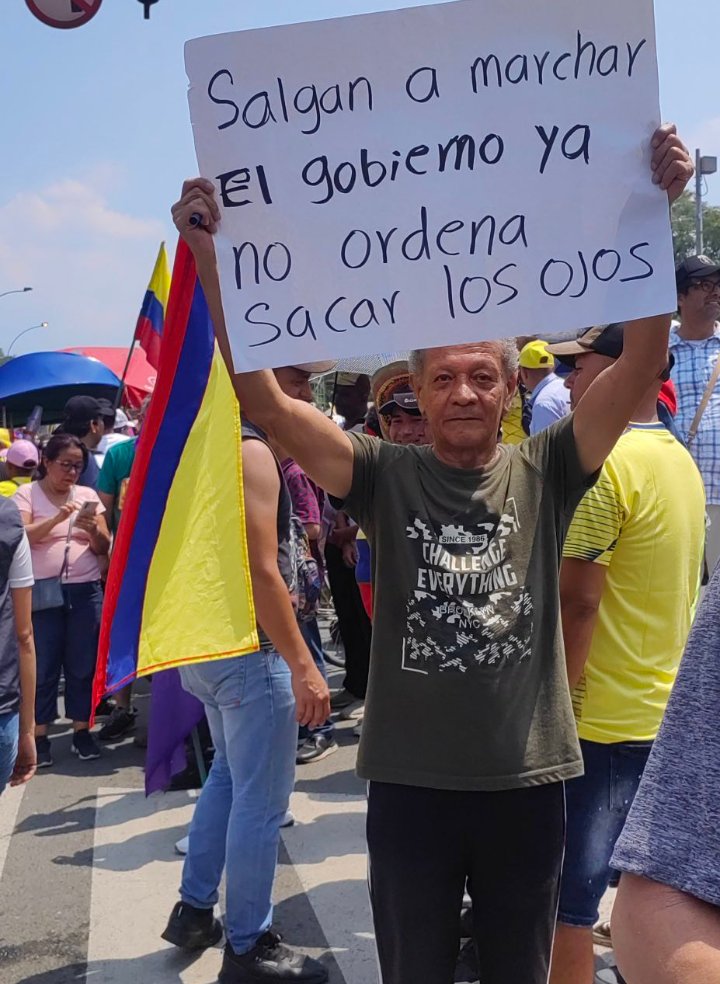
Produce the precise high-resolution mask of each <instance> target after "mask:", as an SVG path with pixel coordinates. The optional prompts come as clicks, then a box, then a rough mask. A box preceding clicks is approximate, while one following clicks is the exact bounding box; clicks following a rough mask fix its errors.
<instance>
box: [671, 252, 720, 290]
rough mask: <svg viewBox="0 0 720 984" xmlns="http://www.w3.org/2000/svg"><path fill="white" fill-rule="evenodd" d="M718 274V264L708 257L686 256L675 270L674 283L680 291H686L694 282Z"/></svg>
mask: <svg viewBox="0 0 720 984" xmlns="http://www.w3.org/2000/svg"><path fill="white" fill-rule="evenodd" d="M718 274H720V263H716V262H715V261H714V260H711V259H710V257H709V256H688V257H687V258H686V259H684V260H683V261H682V263H681V264H680V265H679V266H678V267H676V268H675V283H676V285H677V289H678V290H680V291H683V290H687V289H688V287H690V286H691V285H692V283H693V282H694V281H696V280H704V279H705V278H706V277H713V276H717V275H718Z"/></svg>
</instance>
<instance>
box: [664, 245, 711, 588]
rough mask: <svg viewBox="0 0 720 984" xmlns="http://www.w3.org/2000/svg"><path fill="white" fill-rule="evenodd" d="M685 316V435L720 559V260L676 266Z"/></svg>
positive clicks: (675, 342)
mask: <svg viewBox="0 0 720 984" xmlns="http://www.w3.org/2000/svg"><path fill="white" fill-rule="evenodd" d="M675 279H676V284H677V291H678V310H679V313H680V322H679V324H677V325H676V326H675V327H674V328H673V330H672V331H671V332H670V352H671V353H672V356H673V359H674V365H673V368H672V375H671V378H672V381H673V383H674V384H675V390H676V392H677V401H678V409H677V415H676V417H675V423H676V425H677V428H678V431H679V432H680V436H681V437H682V439H683V441H684V442H685V444H686V445H687V447H688V450H689V451H690V453H691V454H692V456H693V458H694V459H695V462H696V464H697V466H698V468H699V469H700V474H701V475H702V477H703V481H704V482H705V493H706V495H707V512H708V518H709V520H710V525H709V527H708V531H707V541H706V548H705V551H706V560H707V566H708V572H709V573H710V574H712V572H713V570H714V568H715V566H716V565H717V562H718V559H720V263H717V262H716V261H715V260H713V259H711V258H710V257H708V256H689V257H687V259H685V260H683V262H682V263H681V264H680V265H679V266H678V268H677V270H676V271H675Z"/></svg>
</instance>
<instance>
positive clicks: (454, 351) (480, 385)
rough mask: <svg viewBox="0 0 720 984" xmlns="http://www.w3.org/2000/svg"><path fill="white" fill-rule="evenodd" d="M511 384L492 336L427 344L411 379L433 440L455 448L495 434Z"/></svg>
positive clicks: (473, 445) (479, 443) (481, 442)
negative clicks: (437, 345) (467, 342)
mask: <svg viewBox="0 0 720 984" xmlns="http://www.w3.org/2000/svg"><path fill="white" fill-rule="evenodd" d="M516 384H517V379H516V377H515V376H511V377H510V378H509V379H508V378H507V377H506V376H505V372H504V369H503V360H502V348H501V346H500V345H498V344H496V343H495V342H480V343H476V344H473V345H453V346H448V347H447V348H439V349H430V350H429V351H428V352H426V353H425V363H424V366H423V371H422V373H421V374H420V375H419V376H417V377H414V378H413V380H412V385H413V389H414V390H415V393H416V394H417V398H418V404H419V406H420V409H421V410H422V411H423V412H424V414H425V416H426V417H427V420H428V424H429V426H430V430H431V431H432V435H433V439H434V441H435V443H436V444H438V445H445V446H447V447H450V448H455V449H458V450H461V449H462V450H464V449H469V448H478V447H480V446H486V445H487V443H488V442H489V441H492V440H496V439H497V435H498V432H499V430H500V424H501V421H502V418H503V415H504V413H505V411H506V410H507V409H508V408H509V406H510V402H511V400H512V397H513V394H514V393H515V387H516Z"/></svg>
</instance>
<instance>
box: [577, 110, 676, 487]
mask: <svg viewBox="0 0 720 984" xmlns="http://www.w3.org/2000/svg"><path fill="white" fill-rule="evenodd" d="M652 146H653V156H652V165H651V166H652V171H653V182H654V183H655V184H657V185H659V186H660V188H662V190H663V191H666V192H667V194H668V199H669V201H670V203H671V204H672V202H674V201H675V200H676V199H677V198H678V197H679V196H680V195H681V194H682V192H683V191H684V189H685V186H686V185H687V183H688V181H689V180H690V179H691V178H692V176H693V171H694V168H693V165H692V163H691V161H690V155H689V154H688V152H687V149H686V147H685V145H684V144H683V142H682V141H681V140H680V138H679V137H678V135H677V130H676V128H675V126H674V124H665V126H661V127H660V128H659V129H658V130H657V131H656V133H655V135H654V137H653V142H652ZM670 318H671V315H670V314H669V313H668V314H663V315H658V316H656V317H653V318H641V319H640V320H638V321H633V322H631V325H632V327H631V328H630V330H629V331H626V332H625V345H624V348H623V353H622V355H621V356H620V358H619V359H618V360H617V361H616V362H615V363H614V365H612V366H610V368H608V369H606V370H605V372H603V373H601V375H600V376H598V378H597V379H596V380H595V381H594V382H593V383H592V385H591V386H590V388H589V389H588V391H587V393H586V394H585V396H584V397H583V399H582V401H581V402H580V405H579V406H578V408H577V410H576V411H575V421H574V425H573V426H574V431H575V440H576V443H577V449H578V455H579V457H580V461H581V463H582V465H583V468H584V470H585V472H586V473H587V474H588V475H591V474H593V473H594V472H596V471H597V470H598V469H599V468H601V467H602V464H603V462H604V461H605V459H606V458H607V456H608V454H610V452H611V451H612V449H613V447H614V446H615V443H616V441H617V440H618V438H619V437H620V435H621V434H622V432H623V431H624V430H625V427H626V426H627V423H628V421H629V420H630V419H631V418H632V414H633V412H634V410H635V408H636V406H637V405H638V403H639V402H640V400H641V398H642V397H643V396H644V394H645V393H646V392H647V389H648V387H649V386H650V385H651V384H652V382H653V380H655V379H657V378H658V377H659V376H660V374H661V373H662V372H663V370H664V369H665V367H666V366H667V357H668V355H667V353H668V336H669V333H670Z"/></svg>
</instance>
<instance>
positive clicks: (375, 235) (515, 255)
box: [185, 0, 674, 369]
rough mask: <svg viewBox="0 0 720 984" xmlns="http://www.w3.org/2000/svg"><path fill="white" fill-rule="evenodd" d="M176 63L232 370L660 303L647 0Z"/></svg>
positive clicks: (666, 253)
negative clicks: (208, 195)
mask: <svg viewBox="0 0 720 984" xmlns="http://www.w3.org/2000/svg"><path fill="white" fill-rule="evenodd" d="M185 60H186V67H187V72H188V76H189V79H190V93H189V101H190V111H191V118H192V124H193V129H194V136H195V145H196V149H197V155H198V161H199V165H200V170H201V173H202V174H203V176H205V177H207V178H210V179H211V180H213V181H214V183H215V185H216V188H217V193H218V199H219V202H220V204H221V207H222V224H221V231H220V233H219V234H218V237H217V243H216V247H217V253H218V265H219V269H220V280H221V287H222V294H223V303H224V307H225V313H226V320H227V323H228V329H229V332H230V339H231V343H232V347H233V354H234V359H235V364H236V367H237V368H238V369H250V368H259V367H271V366H278V365H287V364H295V363H299V362H309V361H315V360H317V359H320V358H328V357H336V356H337V357H339V356H343V355H345V356H348V355H362V354H368V353H372V352H379V351H389V350H394V351H397V350H402V349H409V348H420V347H426V346H433V345H440V344H448V343H450V342H460V341H471V340H477V339H481V338H493V337H495V338H496V337H498V336H502V335H513V334H526V333H529V332H535V331H543V332H547V331H553V330H569V329H573V328H581V327H584V326H587V325H591V324H598V323H603V322H607V321H613V320H620V319H629V318H634V317H640V316H643V315H647V314H656V313H659V312H661V311H668V310H671V309H672V308H673V307H674V299H673V283H674V277H673V269H672V250H671V241H670V225H669V219H668V206H667V197H666V196H665V195H664V194H663V193H662V192H660V191H659V190H658V189H657V188H656V187H655V186H654V185H653V184H652V182H651V178H650V168H649V161H650V149H649V142H650V137H651V135H652V133H653V131H654V129H655V127H656V126H657V124H658V122H659V113H658V91H657V88H658V86H657V66H656V57H655V35H654V23H653V10H652V0H635V2H633V3H628V2H627V0H603V2H602V3H597V2H596V0H553V3H552V4H542V3H537V0H504V2H503V3H502V4H499V3H497V2H496V0H460V2H456V3H448V4H440V5H434V6H426V7H415V8H411V9H408V10H401V11H393V12H390V13H383V14H372V15H366V16H360V17H347V18H341V19H337V20H328V21H321V22H316V23H309V24H297V25H290V26H286V27H277V28H269V29H265V30H259V31H247V32H241V33H236V34H224V35H218V36H215V37H206V38H198V39H196V40H194V41H190V42H188V44H187V45H186V51H185Z"/></svg>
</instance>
